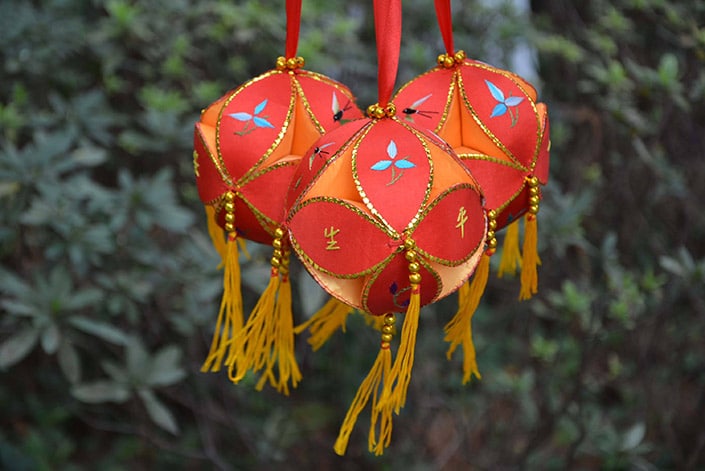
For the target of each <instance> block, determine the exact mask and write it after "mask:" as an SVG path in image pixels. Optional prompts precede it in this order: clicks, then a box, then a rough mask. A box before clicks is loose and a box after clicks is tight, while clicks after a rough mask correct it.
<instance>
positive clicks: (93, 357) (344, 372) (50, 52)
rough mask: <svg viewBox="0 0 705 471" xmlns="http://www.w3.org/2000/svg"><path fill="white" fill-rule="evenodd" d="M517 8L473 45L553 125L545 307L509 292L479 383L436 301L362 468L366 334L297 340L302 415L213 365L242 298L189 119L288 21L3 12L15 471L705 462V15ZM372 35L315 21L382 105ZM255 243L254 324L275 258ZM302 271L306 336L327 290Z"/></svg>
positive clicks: (651, 8)
mask: <svg viewBox="0 0 705 471" xmlns="http://www.w3.org/2000/svg"><path fill="white" fill-rule="evenodd" d="M519 4H520V2H514V1H501V0H497V1H494V2H489V1H481V0H464V1H463V2H459V1H456V2H454V4H453V5H454V12H455V18H454V23H455V30H456V32H455V42H456V46H457V47H458V48H462V49H464V50H465V51H466V52H467V53H468V54H469V56H471V57H473V58H477V59H481V60H484V61H486V62H490V63H492V64H494V65H497V66H500V67H506V68H513V67H519V68H521V70H517V71H518V72H521V73H525V74H528V75H530V77H529V78H531V79H532V80H534V81H536V84H537V85H538V88H539V89H540V93H541V100H542V101H544V102H546V103H547V104H548V107H549V112H550V116H551V124H552V130H551V131H552V141H553V147H552V162H551V180H550V182H549V185H548V186H547V187H546V188H545V192H544V195H545V199H544V202H543V203H542V206H541V208H542V209H541V213H540V216H539V232H540V234H539V235H540V255H541V258H542V261H543V265H542V267H541V268H540V272H539V294H538V295H537V296H535V297H534V298H533V299H532V300H530V301H526V302H518V301H517V299H516V298H517V294H518V289H519V285H518V280H517V279H507V278H504V279H496V278H491V279H490V282H489V285H488V289H487V292H486V293H485V296H484V298H483V302H482V304H481V306H480V309H479V311H478V312H477V314H476V316H475V321H474V329H473V330H474V335H475V342H476V346H477V351H478V360H479V366H480V370H481V372H482V373H483V379H482V380H481V381H473V382H472V383H471V384H469V385H467V386H462V385H461V376H462V374H461V366H460V358H459V356H457V357H456V358H454V359H453V360H452V361H450V362H449V361H446V359H445V349H446V345H445V344H444V342H443V341H442V338H443V333H442V327H443V325H444V324H445V322H447V320H448V319H449V318H450V316H452V314H453V312H454V310H455V304H454V303H455V300H454V297H453V296H451V297H450V298H449V299H446V300H443V301H442V302H440V303H438V304H436V305H434V306H431V307H428V308H426V309H425V310H424V315H423V317H422V322H421V331H420V333H419V339H418V347H417V348H418V349H417V355H416V358H417V362H416V366H415V369H414V374H413V379H412V383H411V386H410V393H409V399H408V403H407V406H406V407H405V409H404V410H403V411H402V413H401V415H400V416H398V417H396V418H395V423H394V436H393V441H392V446H391V448H389V449H388V450H387V452H386V453H385V455H384V456H382V457H380V458H376V457H374V456H372V455H370V454H369V453H368V452H367V449H366V448H367V446H366V445H367V444H366V431H367V424H366V418H365V417H362V418H361V421H360V423H359V424H358V427H357V429H356V431H355V432H354V434H353V439H352V440H351V445H350V447H349V450H348V454H347V455H346V456H345V457H344V458H340V457H337V456H336V455H334V453H333V451H332V445H333V442H334V440H335V436H336V434H337V430H338V427H339V425H340V423H341V421H342V418H343V416H344V414H345V411H346V409H347V407H348V404H349V401H350V400H351V398H352V397H353V395H354V393H355V391H356V389H357V386H358V384H359V382H360V381H361V379H362V378H363V377H364V375H365V374H367V371H368V368H369V366H370V365H371V363H372V361H373V359H374V356H375V355H376V348H377V341H378V340H377V336H376V334H374V333H373V332H371V331H369V330H368V329H365V328H363V325H362V322H361V321H356V320H351V323H350V325H349V328H348V331H347V333H345V334H342V333H339V334H336V335H335V336H334V337H333V338H332V339H331V340H330V341H329V343H328V344H327V345H326V346H325V347H324V348H323V349H322V350H321V351H319V352H317V353H316V354H315V355H312V354H311V351H310V348H309V347H308V345H307V344H306V342H304V341H303V340H304V339H299V341H298V345H297V354H298V357H299V360H300V363H301V366H302V371H303V374H304V381H303V383H302V384H301V385H300V386H299V387H298V389H296V390H294V391H293V392H292V394H291V395H290V396H289V397H282V396H280V395H278V394H277V393H276V392H273V391H272V390H265V391H263V392H261V393H257V392H255V390H254V387H253V384H252V382H247V384H240V385H237V386H235V385H232V384H231V383H230V382H229V381H228V380H227V377H226V376H221V375H215V374H201V373H200V372H199V367H200V362H201V361H202V360H203V358H204V355H205V353H206V350H207V346H208V344H209V340H210V335H211V332H212V327H213V323H214V319H215V315H216V313H217V302H218V300H219V296H220V289H221V286H222V285H221V281H220V273H219V272H218V271H217V270H216V265H217V257H216V254H215V251H214V250H213V249H212V248H211V246H210V242H209V240H208V238H207V235H206V231H205V217H204V214H203V210H202V206H201V204H200V202H199V201H198V196H197V193H196V189H195V185H194V181H193V175H192V171H193V170H192V159H191V152H192V150H191V144H192V126H193V123H194V122H195V120H196V119H197V118H198V114H199V111H200V109H202V108H203V107H204V106H206V105H207V104H209V103H210V102H211V101H213V100H214V99H216V98H218V97H219V96H221V95H222V94H223V93H225V91H227V90H228V89H230V88H233V87H235V86H237V85H238V84H240V83H242V82H244V81H245V80H247V79H248V78H251V77H253V76H255V75H257V74H259V73H261V72H263V71H265V70H267V69H269V68H271V67H272V66H273V63H274V60H275V58H276V57H277V56H278V55H280V54H281V53H282V52H283V44H284V35H285V30H284V24H285V15H284V8H283V5H284V2H283V1H273V0H268V1H263V2H255V1H246V2H240V1H226V0H222V1H221V0H201V1H199V2H190V1H186V0H149V1H146V0H45V1H41V2H39V1H20V0H5V1H3V2H1V3H0V133H1V136H0V218H1V221H2V224H1V225H0V261H1V266H0V312H1V318H0V468H1V469H8V470H54V469H61V470H83V469H102V470H120V469H127V468H131V469H139V470H141V469H172V470H180V469H189V470H191V469H219V470H227V469H312V468H314V469H342V470H346V469H350V470H352V469H405V470H415V469H419V470H421V469H423V470H427V469H450V470H453V469H521V468H524V469H610V470H621V469H643V470H650V469H704V468H705V426H703V418H704V417H705V341H703V332H705V295H704V292H705V212H704V211H703V210H702V208H700V204H701V203H702V202H703V201H705V185H704V184H703V182H704V181H705V159H704V158H705V150H704V149H705V105H704V104H705V3H703V2H690V1H686V0H613V1H605V0H594V1H591V2H577V1H547V0H535V1H532V2H531V5H530V7H531V11H526V10H525V9H522V8H520V7H519ZM432 8H433V7H432V2H431V1H430V0H405V1H404V36H403V40H402V51H401V61H400V70H399V80H398V84H401V83H403V82H404V81H406V80H408V79H410V78H412V77H413V76H414V75H416V74H419V73H421V72H423V71H425V70H427V69H428V68H430V67H431V66H432V65H434V64H435V57H436V55H437V54H438V53H439V52H442V49H443V48H442V43H441V40H440V37H439V34H438V28H437V26H436V23H435V17H434V15H433V13H432V12H433V10H432ZM371 18H372V17H371V2H368V1H361V0H356V1H350V0H332V1H331V0H329V1H323V0H311V1H308V0H307V1H305V2H304V8H303V24H302V28H301V41H300V46H299V52H300V54H301V55H303V56H304V57H305V58H306V60H307V68H309V69H310V70H315V71H318V72H323V73H326V74H328V75H330V76H332V77H334V78H336V79H338V80H341V81H343V82H345V83H346V84H349V85H350V86H351V87H352V89H353V91H354V92H355V93H356V94H357V96H358V97H359V104H360V105H361V106H362V107H366V106H367V105H368V104H370V103H372V102H374V101H375V96H376V93H377V89H376V85H375V74H376V53H375V49H374V30H373V27H372V20H371ZM527 64H528V65H529V66H530V67H528V68H527ZM249 247H250V250H251V252H252V259H251V260H250V261H249V262H247V263H246V264H245V265H244V267H243V276H244V283H245V286H244V291H245V292H244V294H245V302H246V305H247V306H250V307H251V306H252V305H253V304H254V301H255V299H256V296H257V294H258V293H259V291H260V290H261V289H262V287H263V286H264V283H265V281H266V278H267V274H268V262H267V251H266V250H261V249H259V248H258V247H256V246H255V244H250V245H249ZM495 258H497V257H495ZM495 262H496V261H495ZM294 272H295V276H294V278H295V283H296V288H297V291H296V293H295V298H296V299H295V303H296V305H295V311H296V315H297V320H298V321H301V320H303V319H304V318H305V317H306V316H308V315H310V314H311V313H312V312H313V311H314V310H315V309H316V308H317V307H319V306H320V305H321V304H322V303H323V301H324V298H325V296H324V295H323V293H322V292H321V291H320V289H318V288H317V287H316V285H315V284H314V283H313V282H312V281H311V279H310V278H308V277H307V276H306V275H305V273H304V272H303V270H302V269H301V267H300V266H294ZM494 272H495V273H496V270H494Z"/></svg>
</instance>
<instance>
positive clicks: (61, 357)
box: [57, 340, 81, 384]
mask: <svg viewBox="0 0 705 471" xmlns="http://www.w3.org/2000/svg"><path fill="white" fill-rule="evenodd" d="M57 359H58V361H59V367H60V368H61V371H62V372H63V373H64V376H66V379H68V380H69V382H70V383H71V384H74V383H77V382H78V381H79V380H80V379H81V360H80V358H79V357H78V352H77V351H76V348H75V347H74V346H73V344H72V343H71V342H69V341H67V340H64V341H63V342H61V345H59V350H58V352H57Z"/></svg>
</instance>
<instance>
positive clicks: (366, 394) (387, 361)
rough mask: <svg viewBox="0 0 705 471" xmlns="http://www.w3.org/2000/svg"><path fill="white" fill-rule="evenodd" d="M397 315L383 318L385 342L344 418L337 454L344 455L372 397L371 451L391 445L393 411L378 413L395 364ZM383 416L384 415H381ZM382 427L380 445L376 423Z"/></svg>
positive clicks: (369, 441)
mask: <svg viewBox="0 0 705 471" xmlns="http://www.w3.org/2000/svg"><path fill="white" fill-rule="evenodd" d="M394 322H395V318H394V314H386V315H385V316H384V327H382V336H381V339H382V342H381V344H380V348H379V353H378V354H377V358H376V359H375V362H374V364H373V365H372V367H371V368H370V372H369V373H368V374H367V377H365V379H364V380H363V381H362V383H361V384H360V387H359V388H358V390H357V393H356V394H355V398H354V399H353V401H352V403H351V404H350V408H348V412H347V414H346V415H345V419H344V420H343V424H342V425H341V427H340V432H339V433H338V438H337V440H336V441H335V445H334V447H333V449H334V450H335V452H336V453H337V454H338V455H340V456H343V455H344V454H345V450H346V449H347V447H348V441H349V440H350V434H351V433H352V431H353V428H354V427H355V423H356V422H357V418H358V416H359V415H360V412H362V410H363V409H364V408H365V406H366V405H367V402H368V401H369V400H370V397H372V413H371V418H370V432H369V438H368V446H369V449H370V451H374V450H375V449H376V447H377V446H378V444H380V443H381V444H382V448H384V447H385V446H388V445H389V440H390V439H391V422H392V414H391V411H385V412H380V411H379V410H378V407H377V405H378V397H379V393H380V389H381V388H382V387H383V385H384V384H385V383H386V381H387V378H388V377H389V371H390V369H391V364H392V353H391V351H390V347H391V345H390V343H391V341H392V337H393V333H392V332H393V331H394ZM380 414H381V415H380ZM378 421H379V424H380V441H379V442H377V440H376V438H375V436H376V434H375V430H376V427H377V423H378Z"/></svg>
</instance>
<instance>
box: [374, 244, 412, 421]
mask: <svg viewBox="0 0 705 471" xmlns="http://www.w3.org/2000/svg"><path fill="white" fill-rule="evenodd" d="M404 248H405V249H406V253H405V255H404V256H405V257H406V260H407V261H408V262H409V283H410V284H411V296H410V298H409V305H408V306H407V308H406V315H405V316H404V325H403V326H402V330H401V341H400V342H399V349H398V350H397V355H396V358H395V359H394V364H393V365H392V370H391V372H390V373H389V381H386V382H385V384H384V390H383V391H382V396H381V398H380V402H379V404H378V405H377V407H378V408H380V410H382V411H384V410H387V409H388V410H389V411H394V412H395V413H396V414H399V411H400V410H401V408H402V407H404V404H405V403H406V393H407V391H408V389H409V383H410V382H411V370H412V368H413V366H414V352H415V350H416V332H417V331H418V326H419V314H420V311H421V274H420V273H419V271H420V269H421V266H420V265H419V263H418V262H417V254H416V250H415V249H416V244H415V243H414V241H413V240H411V239H406V240H405V241H404ZM389 428H390V433H391V423H390V424H389Z"/></svg>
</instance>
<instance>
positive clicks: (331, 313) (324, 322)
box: [294, 296, 355, 352]
mask: <svg viewBox="0 0 705 471" xmlns="http://www.w3.org/2000/svg"><path fill="white" fill-rule="evenodd" d="M354 310H355V309H354V308H352V307H350V306H348V305H347V304H345V303H344V302H342V301H339V300H338V299H336V298H334V297H332V296H331V298H330V299H329V300H328V302H326V303H325V304H324V305H323V307H322V308H321V309H319V310H318V311H317V312H316V313H315V314H314V315H313V316H311V318H310V319H309V320H307V321H306V322H304V323H303V324H301V325H298V326H297V327H296V328H295V329H294V333H296V334H300V333H301V332H303V331H304V330H306V329H308V331H309V334H310V337H309V338H308V343H309V344H310V345H311V348H312V349H313V351H314V352H315V351H316V350H318V349H319V348H321V347H322V346H323V344H325V343H326V342H327V341H328V339H329V338H330V337H331V336H332V335H333V334H334V333H335V332H336V331H337V330H338V329H340V330H342V331H343V332H345V321H346V319H347V318H348V315H350V314H352V313H353V311H354Z"/></svg>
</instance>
